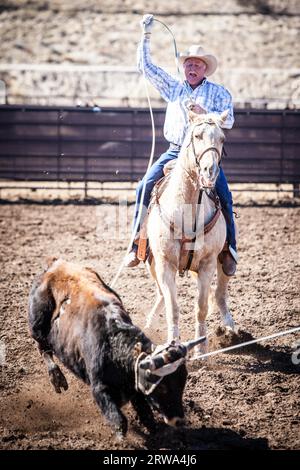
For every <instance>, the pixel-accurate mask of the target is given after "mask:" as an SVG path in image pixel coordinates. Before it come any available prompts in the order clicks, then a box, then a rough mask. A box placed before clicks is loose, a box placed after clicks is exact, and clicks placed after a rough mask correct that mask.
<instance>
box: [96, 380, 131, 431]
mask: <svg viewBox="0 0 300 470" xmlns="http://www.w3.org/2000/svg"><path fill="white" fill-rule="evenodd" d="M92 392H93V396H94V398H95V400H96V402H97V405H98V406H99V408H100V409H101V411H102V413H103V415H104V416H105V418H106V419H107V421H108V422H109V424H110V425H111V426H112V427H113V428H114V430H115V431H116V434H117V437H118V438H121V437H123V436H125V434H126V432H127V419H126V418H125V416H124V415H123V413H122V412H121V410H120V408H119V407H118V405H117V404H116V402H115V400H114V399H113V397H112V394H111V393H110V390H109V388H108V387H107V386H106V385H104V384H102V383H101V382H97V383H94V384H92Z"/></svg>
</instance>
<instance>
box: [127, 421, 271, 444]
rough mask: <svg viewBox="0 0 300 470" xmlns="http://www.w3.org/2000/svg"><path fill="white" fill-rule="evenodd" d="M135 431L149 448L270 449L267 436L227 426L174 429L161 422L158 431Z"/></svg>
mask: <svg viewBox="0 0 300 470" xmlns="http://www.w3.org/2000/svg"><path fill="white" fill-rule="evenodd" d="M135 432H136V433H137V434H139V435H140V436H141V437H143V438H144V440H145V441H144V445H145V447H146V448H147V449H149V450H155V449H160V450H169V449H176V450H234V449H241V450H268V449H269V444H268V440H267V439H266V438H249V437H245V434H246V433H245V432H244V431H243V430H241V431H240V432H236V431H232V430H231V429H227V428H206V427H205V426H203V427H201V428H188V427H184V428H181V429H173V428H170V427H167V426H165V425H163V424H161V425H160V426H159V428H158V430H157V432H156V433H155V434H154V435H153V434H149V435H145V434H143V433H141V430H139V429H135Z"/></svg>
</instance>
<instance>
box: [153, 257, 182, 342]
mask: <svg viewBox="0 0 300 470" xmlns="http://www.w3.org/2000/svg"><path fill="white" fill-rule="evenodd" d="M155 262H156V279H157V283H158V285H159V288H160V291H161V292H162V293H163V296H164V301H165V309H166V316H167V325H168V342H171V341H173V340H175V341H177V340H179V326H178V323H179V307H178V302H177V287H176V280H175V277H176V271H177V270H176V268H175V267H173V266H172V265H170V264H169V263H168V262H167V261H166V260H163V259H161V260H157V259H156V260H155Z"/></svg>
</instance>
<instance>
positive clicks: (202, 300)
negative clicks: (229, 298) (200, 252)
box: [194, 257, 216, 358]
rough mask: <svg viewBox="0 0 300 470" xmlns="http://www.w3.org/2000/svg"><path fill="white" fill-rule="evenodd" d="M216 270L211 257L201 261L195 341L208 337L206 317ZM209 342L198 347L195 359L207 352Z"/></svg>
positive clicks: (214, 261)
mask: <svg viewBox="0 0 300 470" xmlns="http://www.w3.org/2000/svg"><path fill="white" fill-rule="evenodd" d="M215 270H216V259H215V257H210V258H207V259H205V260H202V261H201V264H200V267H199V271H198V277H197V284H198V301H197V304H196V308H195V314H196V328H195V339H197V338H199V336H206V321H205V320H206V316H207V312H208V295H209V288H210V285H211V282H212V278H213V275H214V273H215ZM207 348H208V341H205V342H203V343H201V344H200V345H198V346H196V348H195V353H194V357H195V358H197V357H198V356H200V355H201V354H204V353H206V352H207Z"/></svg>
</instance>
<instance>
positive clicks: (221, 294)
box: [215, 261, 234, 330]
mask: <svg viewBox="0 0 300 470" xmlns="http://www.w3.org/2000/svg"><path fill="white" fill-rule="evenodd" d="M217 277H218V279H217V288H216V294H215V295H216V302H217V305H218V308H219V310H220V313H221V319H222V322H223V325H224V326H225V327H226V328H230V329H231V330H234V321H233V318H232V315H231V313H230V310H229V308H228V305H227V298H228V284H229V280H230V277H228V276H226V274H224V272H223V269H222V265H221V263H220V262H219V261H218V276H217Z"/></svg>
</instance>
